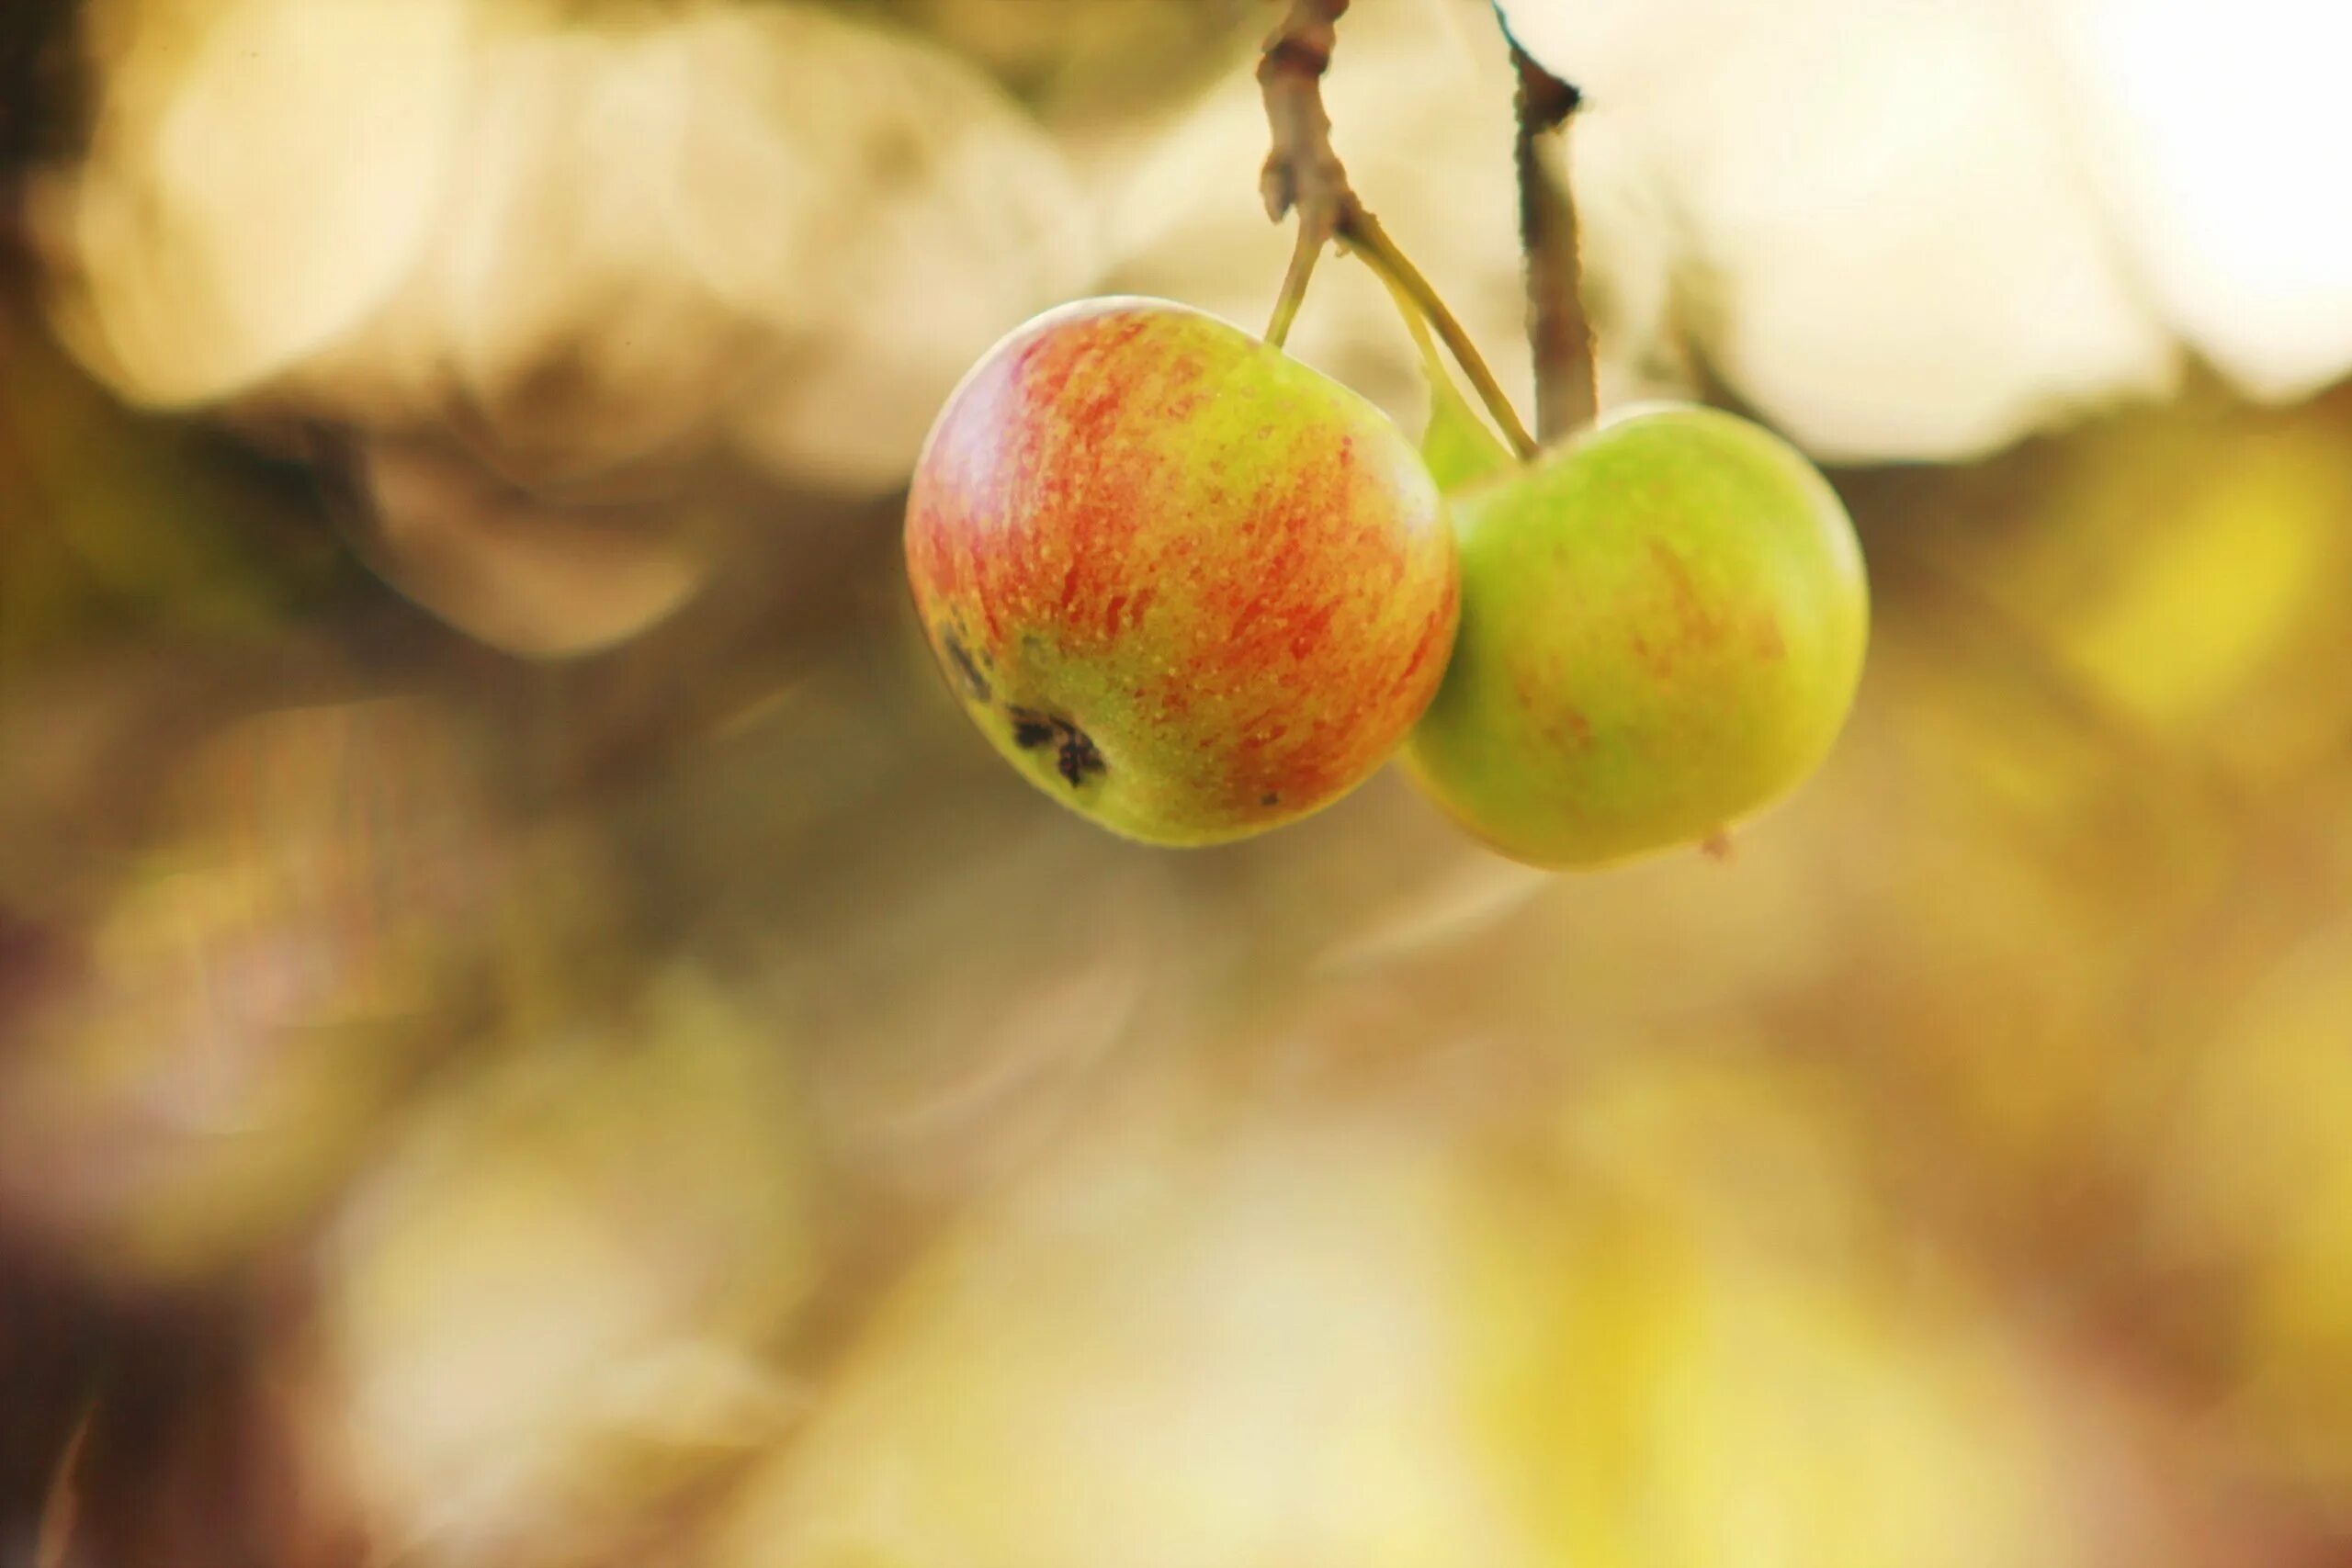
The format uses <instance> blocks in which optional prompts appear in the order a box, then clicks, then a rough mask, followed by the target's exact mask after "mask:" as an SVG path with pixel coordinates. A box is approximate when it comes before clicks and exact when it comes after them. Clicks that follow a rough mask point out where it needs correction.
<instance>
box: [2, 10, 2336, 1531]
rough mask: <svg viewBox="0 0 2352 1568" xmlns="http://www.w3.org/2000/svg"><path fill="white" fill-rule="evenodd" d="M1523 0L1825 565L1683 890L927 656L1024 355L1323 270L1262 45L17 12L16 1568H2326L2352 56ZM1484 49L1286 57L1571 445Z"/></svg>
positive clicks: (1502, 362) (1388, 356)
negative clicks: (1058, 769) (1727, 815)
mask: <svg viewBox="0 0 2352 1568" xmlns="http://www.w3.org/2000/svg"><path fill="white" fill-rule="evenodd" d="M1506 9H1507V10H1508V11H1509V13H1510V21H1511V24H1512V28H1513V30H1514V32H1515V33H1516V35H1517V36H1518V37H1519V38H1520V39H1521V41H1522V42H1523V43H1524V45H1525V46H1526V47H1527V48H1528V49H1529V50H1530V51H1531V52H1532V53H1534V54H1535V55H1536V56H1537V57H1538V58H1539V59H1540V60H1542V61H1543V62H1544V63H1545V64H1546V65H1548V66H1549V67H1550V68H1551V69H1552V70H1553V71H1555V73H1558V74H1560V75H1562V76H1564V77H1566V78H1567V79H1569V80H1572V81H1574V82H1577V84H1579V85H1581V86H1582V87H1583V88H1584V89H1585V90H1586V92H1587V94H1588V109H1587V112H1586V113H1585V114H1584V115H1583V116H1582V117H1580V118H1579V119H1578V121H1577V125H1576V127H1575V130H1574V133H1573V139H1572V161H1573V165H1574V170H1575V175H1576V180H1577V190H1578V195H1579V197H1580V200H1581V202H1582V206H1583V214H1584V220H1585V223H1586V227H1587V245H1588V265H1589V271H1590V287H1589V292H1590V303H1591V306H1592V310H1593V314H1594V316H1595V319H1596V321H1597V322H1598V324H1599V328H1600V343H1601V349H1602V359H1603V364H1602V367H1601V375H1602V393H1603V399H1604V402H1608V403H1622V402H1623V401H1626V400H1631V399H1635V398H1641V397H1649V396H1661V395H1664V396H1685V397H1703V398H1707V399H1710V400H1715V401H1718V402H1722V403H1724V404H1726V405H1728V406H1733V407H1737V408H1741V409H1744V410H1746V411H1747V412H1750V413H1752V414H1753V415H1754V416H1755V417H1758V418H1760V419H1763V420H1765V421H1767V422H1769V423H1772V424H1773V425H1775V426H1776V427H1778V428H1780V429H1781V430H1783V431H1785V432H1786V433H1787V434H1790V435H1791V437H1792V439H1794V440H1796V441H1798V442H1799V443H1801V444H1802V445H1804V446H1805V447H1806V448H1807V449H1808V450H1809V451H1811V452H1812V453H1814V454H1815V456H1816V457H1818V458H1819V459H1820V460H1822V461H1823V462H1824V463H1825V464H1827V465H1830V466H1831V473H1832V476H1833V478H1834V479H1835V480H1836V482H1837V483H1838V487H1839V489H1840V490H1841V491H1842V492H1843V493H1844V495H1845V496H1846V498H1847V501H1848V502H1849V505H1850V507H1851V508H1852V510H1853V512H1854V514H1855V517H1856V519H1857V522H1858V524H1859V525H1860V529H1861V533H1862V538H1863V543H1864V547H1865V550H1866V553H1867V555H1868V557H1869V559H1870V564H1871V575H1872V580H1873V586H1874V593H1875V598H1876V627H1875V644H1874V647H1873V649H1872V653H1871V667H1870V671H1869V673H1868V675H1867V677H1866V681H1865V684H1864V688H1863V692H1862V695H1861V699H1860V706H1859V709H1858V711H1857V713H1856V715H1855V717H1854V719H1853V722H1852V724H1851V726H1850V728H1849V731H1848V733H1847V736H1846V738H1845V739H1844V740H1843V742H1842V743H1841V745H1840V747H1839V750H1838V752H1837V753H1836V755H1835V756H1834V758H1833V759H1832V761H1831V762H1830V764H1829V766H1828V768H1827V769H1826V772H1825V773H1823V774H1822V775H1821V776H1820V777H1819V778H1818V779H1817V780H1816V781H1815V783H1814V784H1811V785H1810V786H1809V787H1808V788H1807V789H1806V790H1805V791H1804V793H1803V794H1802V795H1799V796H1798V797H1796V798H1795V799H1794V800H1792V802H1790V803H1789V804H1787V805H1786V806H1785V807H1781V808H1780V809H1778V810H1776V811H1775V812H1773V813H1771V814H1770V815H1769V816H1767V817H1766V818H1763V819H1761V820H1760V821H1758V822H1757V823H1755V824H1753V825H1751V826H1750V827H1748V828H1747V829H1744V830H1742V831H1741V832H1740V833H1738V834H1737V836H1736V840H1735V841H1734V844H1733V847H1732V851H1731V852H1730V854H1729V855H1728V856H1727V857H1726V858H1723V859H1720V860H1717V859H1710V858H1706V857H1703V856H1702V855H1700V854H1698V853H1696V852H1691V853H1682V854H1676V855H1671V856H1667V857H1663V858H1659V859H1657V860H1655V861H1651V862H1646V863H1640V864H1636V865H1634V866H1631V867H1627V868H1625V869H1623V870H1619V871H1614V872H1611V873H1608V874H1599V875H1588V876H1580V877H1551V876H1544V875H1540V874H1534V873H1531V872H1525V871H1522V870H1520V869H1518V868H1516V867H1513V866H1511V865H1509V864H1507V863H1502V862H1500V861H1498V860H1496V859H1494V858H1492V857H1491V856H1488V855H1487V854H1486V853H1484V852H1481V851H1480V850H1478V849H1476V847H1474V846H1472V845H1470V844H1469V843H1467V842H1466V841H1465V840H1463V839H1462V838H1461V837H1460V836H1459V835H1457V834H1456V833H1455V832H1453V830H1452V829H1450V828H1449V827H1448V826H1447V825H1446V824H1445V823H1444V822H1443V821H1442V819H1441V818H1439V816H1438V814H1437V813H1436V812H1435V811H1434V810H1433V809H1432V808H1430V807H1427V806H1425V805H1423V804H1421V803H1420V802H1419V800H1418V799H1417V798H1416V797H1414V796H1413V795H1411V794H1410V793H1409V792H1408V790H1407V789H1406V788H1405V787H1404V785H1403V784H1401V783H1400V782H1399V781H1398V780H1397V778H1396V777H1394V776H1393V773H1390V774H1384V775H1382V776H1380V777H1379V778H1376V779H1375V780H1374V782H1373V783H1372V784H1369V785H1367V786H1366V787H1365V788H1363V790H1361V791H1360V792H1358V793H1357V794H1356V795H1353V796H1351V798H1349V799H1348V800H1347V801H1345V802H1343V803H1342V804H1341V805H1340V806H1338V807H1334V808H1333V809H1331V810H1329V812H1327V813H1325V814H1323V815H1321V816H1319V817H1317V818H1314V819H1312V820H1311V821H1309V822H1307V823H1306V824H1304V825H1302V826H1300V827H1297V828H1295V829H1290V830H1287V831H1285V832H1283V833H1279V834H1275V835H1272V836H1270V837H1268V838H1265V839H1263V840H1256V841H1252V842H1249V843H1245V844H1241V845H1237V846H1233V847H1229V848H1225V849H1219V850H1214V851H1200V852H1184V853H1170V852H1147V851H1143V850H1139V849H1136V848H1134V847H1131V846H1128V845H1125V844H1123V843H1121V842H1118V841H1116V840H1112V839H1110V838H1108V837H1106V836H1104V835H1103V834H1101V833H1099V832H1097V831H1095V830H1093V829H1091V828H1089V827H1087V826H1086V825H1085V824H1083V823H1082V822H1080V820H1078V819H1077V818H1073V817H1070V816H1069V815H1067V814H1065V813H1062V812H1060V811H1057V810H1056V809H1055V808H1054V807H1051V806H1050V805H1048V804H1047V803H1046V802H1045V801H1044V800H1043V799H1041V798H1040V797H1038V796H1037V795H1035V794H1034V793H1033V792H1032V791H1031V790H1030V789H1029V788H1028V786H1027V785H1025V784H1023V783H1022V782H1020V781H1019V780H1018V779H1017V778H1016V777H1015V776H1014V775H1013V774H1012V773H1011V772H1010V771H1009V770H1007V769H1005V768H1003V767H1002V766H1001V764H999V763H998V762H997V761H995V760H994V758H993V757H992V756H991V755H990V754H989V751H988V750H987V748H986V746H985V744H984V743H983V742H982V741H981V740H980V739H978V736H977V735H975V734H974V733H972V732H971V731H970V729H969V727H968V726H967V724H966V723H965V721H964V720H963V719H962V718H961V717H960V716H959V715H958V713H957V710H956V706H955V705H954V703H953V702H952V700H951V699H950V698H949V697H948V695H947V694H946V693H945V691H944V687H943V686H942V685H941V683H940V682H939V681H938V679H937V677H936V675H935V674H934V672H933V670H932V668H931V666H930V663H929V659H928V655H927V654H926V653H925V651H924V649H923V648H922V642H921V639H920V637H919V636H918V635H917V633H916V630H915V628H914V627H913V626H912V624H911V620H910V615H909V614H908V609H907V604H906V602H905V600H906V596H905V592H904V588H903V582H902V578H901V574H900V569H899V557H898V545H897V527H898V523H899V498H900V493H901V491H902V487H903V484H904V481H905V479H906V477H907V473H908V470H909V467H910V463H911V461H912V457H913V455H914V452H915V450H916V447H917V446H918V444H919V443H920V441H921V439H922V434H923V432H924V430H925V429H926V428H927V426H928V424H929V422H930V420H931V418H932V415H933V413H934V412H935V411H936V409H937V407H938V405H939V403H940V401H941V400H942V399H943V398H944V395H945V393H946V392H947V390H948V389H949V388H950V387H951V386H952V385H953V383H954V381H955V379H956V377H957V376H958V375H959V374H960V373H961V372H962V370H963V369H964V368H965V367H966V366H967V364H968V363H969V362H970V361H971V360H972V359H974V358H975V357H976V356H977V355H978V354H979V353H981V352H982V351H983V350H984V349H985V348H986V347H987V346H988V345H989V344H990V343H991V342H993V341H994V340H995V338H996V337H998V336H999V335H1000V334H1001V333H1003V332H1005V331H1007V330H1008V329H1010V328H1011V327H1012V326H1013V325H1014V324H1016V323H1017V322H1019V321H1021V320H1023V318H1024V317H1026V316H1027V315H1028V314H1030V313H1031V312H1033V311H1035V310H1038V309H1041V308H1043V307H1045V306H1046V305H1049V304H1052V303H1055V302H1057V301H1059V300H1062V299H1068V298H1071V297H1074V296H1077V295H1080V294H1085V293H1092V292H1109V291H1132V292H1144V293H1153V294H1161V295H1167V296H1170V297H1173V298H1177V299H1185V300H1188V301H1191V302H1193V303H1195V304H1198V305H1202V306H1204V307H1206V308H1208V309H1211V310H1216V311H1218V312H1220V313H1222V314H1225V315H1227V316H1228V317H1230V318H1232V319H1234V320H1236V321H1240V322H1242V323H1244V324H1247V325H1250V326H1253V327H1254V326H1255V325H1256V323H1258V322H1259V321H1261V320H1262V319H1263V316H1262V312H1263V311H1264V310H1266V309H1267V308H1268V307H1269V305H1270V304H1271V301H1272V296H1273V292H1274V288H1275V285H1276V283H1277V281H1278V279H1279V276H1280V273H1281V269H1282V265H1283V259H1284V257H1285V256H1286V254H1287V251H1288V245H1289V238H1288V235H1287V233H1286V232H1284V231H1279V230H1277V229H1275V228H1273V227H1272V226H1271V225H1269V224H1268V223H1267V222H1266V221H1265V219H1264V215H1263V212H1262V211H1261V209H1260V208H1259V206H1258V201H1257V194H1256V179H1257V169H1258V164H1259V162H1260V160H1261V158H1262V156H1263V154H1264V151H1265V131H1264V125H1263V120H1262V118H1261V113H1260V109H1259V106H1258V102H1257V96H1256V90H1255V87H1254V85H1253V83H1252V82H1251V80H1250V68H1251V65H1252V63H1253V62H1254V52H1255V48H1256V45H1257V42H1258V40H1259V39H1260V38H1261V36H1262V35H1263V33H1264V32H1265V30H1266V29H1267V28H1269V27H1270V26H1271V25H1272V23H1273V21H1274V20H1275V19H1276V15H1275V13H1276V10H1277V7H1275V6H1272V5H1271V4H1269V3H1266V0H869V3H866V4H854V3H847V0H844V3H842V4H836V5H818V4H810V3H803V0H0V1564H6V1568H19V1565H26V1568H114V1565H118V1564H119V1565H130V1568H147V1565H157V1568H182V1565H185V1568H246V1565H252V1568H311V1565H317V1568H327V1565H339V1564H354V1565H357V1564H390V1563H399V1564H416V1565H419V1568H444V1565H447V1568H469V1565H473V1564H485V1565H486V1564H493V1563H494V1564H498V1565H499V1568H541V1565H545V1568H598V1565H604V1564H616V1565H617V1564H624V1563H627V1564H665V1565H668V1564H675V1565H678V1568H769V1565H774V1568H800V1565H809V1568H1273V1565H1281V1568H1424V1565H1428V1568H1441V1565H1442V1568H1464V1565H1472V1564H1475V1565H1478V1568H1516V1565H1521V1564H1526V1565H1538V1564H1571V1565H1585V1568H1620V1565H1623V1568H1715V1565H1718V1564H1720V1565H1724V1568H1799V1565H1803V1568H1915V1565H1916V1568H1944V1565H1949V1568H2044V1565H2047V1568H2076V1565H2084V1568H2099V1565H2109V1564H2111V1565H2115V1568H2124V1565H2126V1564H2128V1565H2130V1568H2193V1565H2194V1568H2203V1565H2215V1568H2219V1565H2228V1568H2322V1565H2325V1564H2335V1563H2347V1562H2352V619H2348V618H2347V617H2346V615H2345V614H2344V613H2343V604H2344V601H2345V598H2346V591H2347V589H2352V385H2347V384H2346V382H2345V380H2344V379H2343V378H2345V377H2346V375H2347V373H2352V198H2347V196H2346V188H2345V171H2346V168H2347V167H2352V118H2347V117H2346V114H2345V113H2344V111H2343V106H2342V95H2341V78H2342V74H2343V67H2344V62H2346V60H2347V59H2352V13H2346V11H2345V9H2344V8H2343V7H2342V6H2333V5H2327V4H2323V3H2321V0H2228V3H2227V4H2224V3H2222V0H1918V3H1916V4H1905V5H1902V6H1886V5H1881V4H1877V3H1875V0H1775V3H1774V4H1772V5H1770V6H1758V5H1748V4H1742V3H1739V0H1644V3H1639V4H1636V3H1635V0H1511V3H1510V4H1508V5H1507V6H1506ZM1511 82H1512V74H1511V68H1510V62H1509V59H1508V56H1507V54H1506V51H1505V49H1504V46H1503V43H1502V40H1501V36H1500V34H1499V32H1498V29H1497V28H1496V25H1495V17H1494V15H1493V14H1492V13H1490V12H1489V10H1488V9H1487V7H1486V6H1483V5H1480V4H1476V3H1474V0H1359V3H1358V4H1357V5H1356V6H1354V8H1353V10H1352V12H1351V15H1350V16H1349V17H1348V18H1347V20H1346V22H1345V24H1344V25H1343V28H1342V30H1341V39H1340V52H1339V55H1338V59H1337V62H1336V64H1335V67H1334V70H1333V73H1332V74H1331V77H1330V80H1329V88H1328V96H1329V102H1330V105H1331V110H1332V114H1333V118H1334V120H1335V122H1336V127H1337V143H1338V146H1339V148H1340V152H1342V154H1343V155H1344V156H1345V157H1346V158H1347V160H1348V162H1349V164H1350V168H1351V173H1352V174H1353V175H1354V178H1355V183H1356V185H1357V187H1358V188H1359V189H1360V190H1361V191H1362V192H1363V194H1364V196H1365V197H1366V199H1367V200H1368V201H1369V202H1370V204H1371V205H1372V206H1373V207H1374V209H1377V210H1378V211H1379V212H1380V214H1381V215H1382V217H1383V219H1384V220H1385V222H1386V225H1387V227H1388V228H1389V229H1390V231H1392V232H1393V233H1394V234H1395V235H1396V237H1397V240H1398V241H1399V242H1400V243H1402V244H1403V246H1404V247H1405V248H1406V249H1407V250H1408V252H1410V253H1411V254H1413V255H1414V256H1415V258H1416V259H1417V260H1418V261H1419V262H1420V263H1421V265H1423V267H1424V268H1425V269H1426V270H1427V271H1428V272H1430V274H1431V275H1432V276H1433V277H1434V278H1435V279H1436V281H1437V283H1438V284H1439V286H1440V288H1442V291H1443V292H1444V293H1445V294H1446V295H1447V296H1448V298H1449V299H1451V300H1452V301H1453V304H1454V305H1455V307H1456V309H1457V310H1458V311H1459V312H1460V313H1461V314H1462V315H1463V316H1464V318H1465V320H1466V321H1468V323H1469V325H1470V326H1471V329H1472V331H1473V333H1475V335H1476V337H1477V338H1478V340H1479V341H1480V342H1481V343H1482V344H1484V345H1485V346H1486V348H1487V352H1488V353H1489V354H1490V355H1492V356H1493V357H1494V358H1495V359H1496V361H1497V363H1498V367H1500V368H1501V369H1502V370H1503V371H1504V373H1505V380H1506V382H1507V383H1508V385H1509V386H1510V388H1511V389H1512V391H1513V393H1514V395H1515V396H1516V397H1517V398H1518V399H1519V400H1520V402H1521V407H1522V408H1524V407H1526V406H1527V404H1528V387H1527V378H1528V370H1527V359H1526V353H1525V348H1524V344H1523V343H1522V342H1521V306H1520V292H1519V290H1520V283H1519V261H1518V255H1517V248H1516V237H1515V223H1514V210H1515V209H1514V194H1513V189H1512V185H1511V172H1510V88H1511ZM1292 346H1293V347H1294V349H1295V350H1296V351H1297V352H1299V353H1300V354H1301V355H1303V356H1304V357H1306V358H1307V359H1309V360H1311V361H1313V362H1315V363H1317V364H1319V365H1321V366H1323V367H1326V368H1327V369H1329V370H1330V371H1331V372H1333V373H1334V374H1336V375H1338V376H1340V377H1341V378H1344V379H1346V380H1348V381H1350V382H1351V383H1352V384H1354V385H1356V386H1358V387H1359V388H1361V389H1363V390H1364V391H1365V392H1366V393H1367V394H1369V395H1371V396H1373V397H1374V399H1376V400H1379V401H1381V402H1382V403H1384V405H1385V406H1386V407H1388V408H1389V409H1390V410H1391V411H1392V412H1394V413H1395V414H1396V415H1397V418H1398V419H1399V420H1400V421H1402V422H1404V423H1406V424H1407V425H1408V428H1418V421H1419V419H1420V418H1421V407H1420V392H1419V386H1418V382H1417V379H1416V374H1415V371H1414V369H1413V364H1414V362H1413V359H1412V356H1411V347H1410V344H1409V342H1408V340H1406V339H1405V337H1404V334H1403V333H1402V332H1401V330H1400V329H1399V328H1398V326H1397V322H1396V321H1395V318H1394V316H1393V313H1392V312H1391V310H1390V308H1389V305H1388V302H1387V300H1386V299H1385V296H1384V295H1383V294H1382V293H1381V291H1380V290H1379V289H1378V288H1377V287H1376V286H1374V284H1373V283H1372V282H1371V281H1370V279H1369V277H1368V276H1366V275H1365V274H1364V272H1363V269H1362V268H1360V267H1357V266H1354V265H1352V264H1348V263H1332V264H1329V265H1326V266H1325V267H1324V269H1323V270H1322V272H1321V274H1320V276H1318V279H1317V286H1316V289H1315V292H1314V294H1313V296H1312V298H1311V299H1310V300H1309V302H1308V304H1307V306H1306V311H1305V314H1304V315H1303V317H1302V319H1301V321H1300V323H1299V326H1298V329H1297V331H1296V333H1295V334H1294V336H1293V339H1292Z"/></svg>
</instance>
